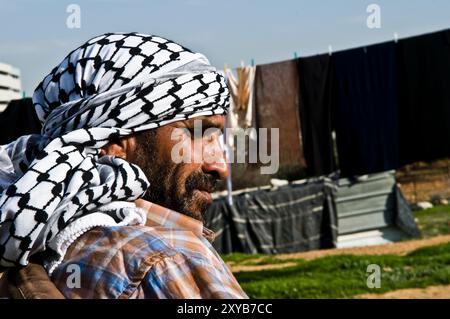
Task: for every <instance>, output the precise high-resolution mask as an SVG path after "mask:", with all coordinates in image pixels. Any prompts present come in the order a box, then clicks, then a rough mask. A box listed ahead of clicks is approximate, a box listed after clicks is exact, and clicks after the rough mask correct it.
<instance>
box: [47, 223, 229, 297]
mask: <svg viewBox="0 0 450 319" xmlns="http://www.w3.org/2000/svg"><path fill="white" fill-rule="evenodd" d="M209 267H213V268H215V269H217V272H216V273H214V274H207V275H206V276H204V275H203V274H204V270H206V269H208V268H209ZM76 272H78V274H76ZM75 275H77V276H78V277H79V280H78V281H77V280H76V279H77V277H76V276H75ZM230 276H231V278H232V279H231V281H233V280H235V279H234V277H233V275H232V274H231V272H230V271H229V269H228V267H227V266H226V265H225V264H224V263H223V261H222V260H221V258H220V257H219V256H218V255H217V253H216V252H215V250H214V249H212V247H211V245H210V244H209V242H208V241H207V240H206V239H203V238H199V237H197V236H195V235H194V234H193V233H192V232H190V231H187V230H178V229H170V228H165V227H146V226H114V227H97V228H95V229H92V230H90V231H88V232H87V233H85V234H84V235H82V236H81V237H80V238H78V239H77V240H76V241H75V242H74V243H73V244H72V245H71V246H70V248H69V249H68V251H67V253H66V256H65V257H64V260H63V262H62V263H61V264H60V265H59V266H58V267H57V268H56V269H55V271H54V272H53V273H52V280H53V281H54V282H55V284H56V285H57V287H58V288H59V289H60V290H61V292H62V293H63V294H64V295H65V296H66V297H69V298H129V297H133V298H140V297H155V298H158V297H161V298H163V296H164V295H165V296H166V297H168V298H170V297H171V296H172V297H174V296H173V294H175V295H177V293H176V291H178V290H179V287H174V284H170V283H171V282H172V283H173V282H174V281H175V282H180V283H181V281H183V283H182V284H183V285H185V286H186V285H190V286H191V287H192V289H193V290H192V291H191V292H190V293H193V291H194V290H196V288H195V287H198V286H199V285H198V284H199V283H198V280H200V281H204V280H206V281H210V282H211V284H214V281H227V279H225V278H227V277H230ZM207 277H208V278H207ZM209 277H210V278H209ZM221 277H224V278H221ZM157 279H158V280H157ZM192 279H194V280H192ZM180 280H181V281H180ZM236 284H237V283H236ZM200 286H201V285H200ZM206 290H207V289H206ZM174 291H175V293H173V292H174ZM185 291H187V290H185ZM193 296H194V297H195V296H196V295H195V294H193ZM179 297H180V296H179Z"/></svg>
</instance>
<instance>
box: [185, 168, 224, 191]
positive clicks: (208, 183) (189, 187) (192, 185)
mask: <svg viewBox="0 0 450 319" xmlns="http://www.w3.org/2000/svg"><path fill="white" fill-rule="evenodd" d="M217 182H218V180H217V178H216V177H214V176H213V175H210V174H204V173H201V172H194V173H192V174H191V175H190V176H189V177H188V178H187V179H186V191H187V192H188V193H192V192H193V191H194V190H196V189H198V190H201V191H206V192H208V193H212V192H214V191H215V189H216V186H217Z"/></svg>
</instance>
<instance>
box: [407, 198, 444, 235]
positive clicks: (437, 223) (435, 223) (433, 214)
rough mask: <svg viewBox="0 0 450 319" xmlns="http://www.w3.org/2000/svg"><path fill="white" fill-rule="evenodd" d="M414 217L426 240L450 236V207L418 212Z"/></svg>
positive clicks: (438, 207)
mask: <svg viewBox="0 0 450 319" xmlns="http://www.w3.org/2000/svg"><path fill="white" fill-rule="evenodd" d="M414 217H415V218H416V219H417V224H418V226H419V228H420V231H421V232H422V237H424V238H429V237H433V236H437V235H447V234H450V205H439V206H434V207H433V208H430V209H424V210H420V211H416V212H414Z"/></svg>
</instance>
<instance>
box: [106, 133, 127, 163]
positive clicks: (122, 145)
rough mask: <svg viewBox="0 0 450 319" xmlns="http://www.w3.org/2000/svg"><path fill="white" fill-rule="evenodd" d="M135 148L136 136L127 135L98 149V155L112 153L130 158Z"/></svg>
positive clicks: (125, 158) (123, 157)
mask: <svg viewBox="0 0 450 319" xmlns="http://www.w3.org/2000/svg"><path fill="white" fill-rule="evenodd" d="M135 149H136V137H135V136H134V135H129V136H125V137H122V138H120V139H117V140H115V141H111V142H109V143H108V144H106V145H105V146H103V147H102V148H101V149H100V157H102V156H105V155H113V156H117V157H120V158H122V159H124V160H128V161H129V160H130V159H131V158H132V155H133V153H134V151H135Z"/></svg>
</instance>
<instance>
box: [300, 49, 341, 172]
mask: <svg viewBox="0 0 450 319" xmlns="http://www.w3.org/2000/svg"><path fill="white" fill-rule="evenodd" d="M298 68H299V70H298V73H299V79H300V121H301V128H302V139H303V149H304V152H305V159H306V165H307V171H308V175H309V176H320V175H327V174H329V173H331V172H333V171H335V170H336V164H335V160H334V152H333V140H332V129H333V124H332V123H333V122H332V103H333V97H334V96H335V93H334V91H335V83H336V82H335V81H334V70H333V66H332V60H331V58H330V56H329V55H328V54H322V55H317V56H313V57H308V58H300V59H298Z"/></svg>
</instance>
